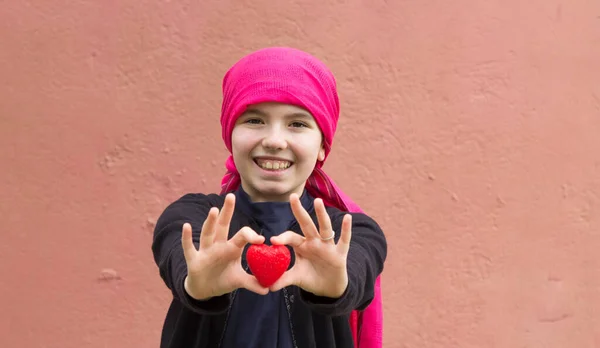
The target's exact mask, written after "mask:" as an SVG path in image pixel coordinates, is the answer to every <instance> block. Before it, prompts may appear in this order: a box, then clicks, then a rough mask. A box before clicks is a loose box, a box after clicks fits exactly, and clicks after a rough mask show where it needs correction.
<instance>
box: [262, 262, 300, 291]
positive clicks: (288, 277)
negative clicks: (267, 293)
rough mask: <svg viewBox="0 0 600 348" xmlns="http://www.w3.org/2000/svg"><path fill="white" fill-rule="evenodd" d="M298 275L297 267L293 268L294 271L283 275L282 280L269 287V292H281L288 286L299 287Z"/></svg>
mask: <svg viewBox="0 0 600 348" xmlns="http://www.w3.org/2000/svg"><path fill="white" fill-rule="evenodd" d="M296 274H297V272H296V270H295V267H292V269H290V270H289V271H287V272H285V273H283V275H282V276H281V278H279V279H277V281H276V282H275V283H273V285H271V286H270V287H269V290H271V291H279V290H281V289H283V288H285V287H286V286H290V285H298V284H297V281H296V280H297V275H296Z"/></svg>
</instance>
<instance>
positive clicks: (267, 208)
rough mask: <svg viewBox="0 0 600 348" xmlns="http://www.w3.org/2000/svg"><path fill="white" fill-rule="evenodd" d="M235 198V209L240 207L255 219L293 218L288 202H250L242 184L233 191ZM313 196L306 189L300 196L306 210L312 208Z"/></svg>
mask: <svg viewBox="0 0 600 348" xmlns="http://www.w3.org/2000/svg"><path fill="white" fill-rule="evenodd" d="M234 194H235V198H236V209H241V210H242V211H243V212H244V213H245V214H246V215H248V216H250V217H252V218H253V219H254V220H256V221H273V220H277V219H289V220H293V219H294V214H293V213H292V208H291V207H290V202H256V203H255V202H252V199H251V198H250V196H249V195H248V194H247V193H246V191H244V189H243V188H242V186H241V185H240V187H239V188H238V189H237V190H235V192H234ZM313 202H314V198H313V197H312V196H311V195H310V194H309V193H308V191H307V190H306V189H304V192H303V193H302V196H300V203H302V206H303V207H304V209H305V210H306V211H308V212H310V211H312V209H313Z"/></svg>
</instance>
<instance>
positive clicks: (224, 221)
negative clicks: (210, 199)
mask: <svg viewBox="0 0 600 348" xmlns="http://www.w3.org/2000/svg"><path fill="white" fill-rule="evenodd" d="M234 210H235V195H234V194H233V193H229V194H227V196H225V203H224V204H223V208H222V209H221V213H220V214H219V218H218V219H217V226H216V227H217V228H216V232H215V237H214V240H215V242H224V241H226V240H227V236H228V235H229V224H230V223H231V217H232V216H233V211H234Z"/></svg>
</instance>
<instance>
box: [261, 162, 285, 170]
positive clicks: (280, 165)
mask: <svg viewBox="0 0 600 348" xmlns="http://www.w3.org/2000/svg"><path fill="white" fill-rule="evenodd" d="M256 162H257V163H258V165H259V166H260V167H261V168H263V169H270V170H280V169H287V168H289V167H290V166H291V165H292V164H291V163H290V162H288V161H265V160H258V161H256Z"/></svg>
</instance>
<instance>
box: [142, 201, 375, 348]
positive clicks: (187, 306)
mask: <svg viewBox="0 0 600 348" xmlns="http://www.w3.org/2000/svg"><path fill="white" fill-rule="evenodd" d="M223 203H224V196H220V195H216V194H211V195H203V194H187V195H185V196H183V197H181V198H180V199H179V200H177V201H175V202H174V203H172V204H171V205H169V206H168V207H167V208H166V209H165V211H164V212H163V213H162V215H161V216H160V218H159V220H158V222H157V224H156V228H155V230H154V240H153V243H152V251H153V254H154V260H155V262H156V264H157V265H158V267H159V272H160V275H161V277H162V279H163V280H164V282H165V284H166V285H167V287H168V288H169V289H171V291H172V293H173V301H172V302H171V306H170V308H169V310H168V313H167V316H166V319H165V323H164V327H163V332H162V338H161V348H180V347H181V348H184V347H185V348H209V347H210V348H218V347H220V345H221V342H222V339H223V333H224V332H225V328H226V325H227V320H228V316H229V310H230V305H231V303H232V299H233V298H234V297H235V296H236V292H237V291H234V292H232V293H230V294H225V295H222V296H219V297H214V298H211V299H210V300H207V301H197V300H195V299H193V298H191V297H190V296H189V295H188V294H187V293H186V291H185V289H184V279H185V277H186V275H187V266H186V263H185V258H184V256H183V250H182V247H181V230H182V226H183V224H184V223H185V222H188V223H190V224H191V225H192V237H193V240H194V244H195V245H196V248H197V247H198V244H199V237H200V230H201V228H202V224H203V223H204V220H205V219H206V216H207V215H208V211H209V210H210V208H211V207H218V208H219V209H220V208H221V207H222V206H223ZM237 208H238V207H237V203H236V210H235V212H234V215H233V218H232V221H231V224H230V230H229V237H230V238H231V237H232V236H233V235H234V234H235V233H236V232H237V231H239V230H240V229H241V228H242V227H244V226H250V227H251V228H252V229H254V230H255V231H257V232H258V231H260V227H259V224H258V223H257V222H256V221H255V220H254V219H253V217H251V216H247V215H246V214H244V213H243V211H242V210H241V209H237ZM308 212H309V214H310V215H311V217H312V219H313V221H314V222H315V224H316V225H317V226H318V221H317V218H316V214H315V211H314V209H311V210H309V211H308ZM327 212H328V214H329V216H330V218H331V223H332V227H333V229H334V231H336V232H337V233H336V236H335V241H336V243H337V242H338V239H339V231H341V225H342V219H343V217H344V214H345V213H344V212H342V211H340V210H339V209H336V208H333V207H327ZM351 214H352V239H351V242H350V248H349V252H348V258H347V270H348V287H347V288H346V291H345V292H344V294H343V295H342V296H341V297H340V298H338V299H330V298H326V297H319V296H315V295H313V294H311V293H308V292H306V291H304V290H302V289H300V288H298V287H296V286H289V287H287V288H284V289H282V292H283V294H284V297H285V301H286V306H287V307H288V310H289V314H290V319H291V327H292V337H293V341H294V346H295V347H299V348H305V347H306V348H308V347H316V348H321V347H322V348H332V347H338V348H339V347H343V348H345V347H348V348H350V347H354V344H353V341H352V334H351V331H350V325H349V323H348V321H349V315H350V313H351V312H352V310H355V309H358V310H361V309H364V308H366V307H367V306H368V305H369V303H370V302H371V301H372V299H373V296H374V284H375V279H376V278H377V276H378V275H379V274H380V273H381V272H382V270H383V264H384V261H385V258H386V256H387V243H386V240H385V236H384V234H383V232H382V231H381V229H380V227H379V226H378V225H377V223H376V222H375V221H374V220H373V219H371V218H369V217H368V216H366V215H364V214H359V213H351ZM291 230H292V231H294V232H296V233H299V234H302V231H301V230H300V227H299V226H298V224H297V223H296V224H294V225H293V227H292V228H291Z"/></svg>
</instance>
